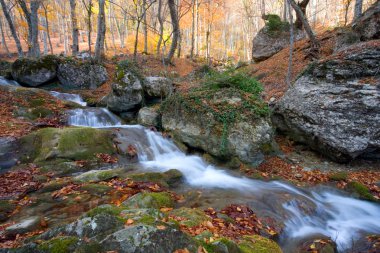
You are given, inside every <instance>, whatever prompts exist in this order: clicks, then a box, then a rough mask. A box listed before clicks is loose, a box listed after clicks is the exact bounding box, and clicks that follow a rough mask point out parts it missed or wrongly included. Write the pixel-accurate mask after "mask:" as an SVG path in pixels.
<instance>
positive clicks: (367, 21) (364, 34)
mask: <svg viewBox="0 0 380 253" xmlns="http://www.w3.org/2000/svg"><path fill="white" fill-rule="evenodd" d="M352 28H353V30H354V31H356V32H357V33H358V34H359V35H360V38H361V40H375V39H380V2H379V1H376V2H375V3H374V4H373V5H372V6H371V7H370V8H368V9H367V10H366V11H365V12H364V13H363V15H362V16H361V17H360V18H359V19H357V20H355V22H354V23H353V24H352Z"/></svg>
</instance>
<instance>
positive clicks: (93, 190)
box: [81, 184, 112, 195]
mask: <svg viewBox="0 0 380 253" xmlns="http://www.w3.org/2000/svg"><path fill="white" fill-rule="evenodd" d="M111 189H112V187H111V186H108V185H104V184H86V185H84V186H82V187H81V190H83V191H87V192H89V193H90V194H95V195H104V194H106V193H107V192H109V191H110V190H111Z"/></svg>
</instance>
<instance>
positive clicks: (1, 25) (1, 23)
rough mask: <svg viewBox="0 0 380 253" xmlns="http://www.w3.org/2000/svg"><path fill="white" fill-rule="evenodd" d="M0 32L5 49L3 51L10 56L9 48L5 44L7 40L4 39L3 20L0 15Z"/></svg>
mask: <svg viewBox="0 0 380 253" xmlns="http://www.w3.org/2000/svg"><path fill="white" fill-rule="evenodd" d="M0 32H1V44H3V47H4V49H5V52H6V53H7V55H8V56H10V53H9V49H8V46H7V42H6V41H5V34H4V27H3V20H2V19H1V17H0Z"/></svg>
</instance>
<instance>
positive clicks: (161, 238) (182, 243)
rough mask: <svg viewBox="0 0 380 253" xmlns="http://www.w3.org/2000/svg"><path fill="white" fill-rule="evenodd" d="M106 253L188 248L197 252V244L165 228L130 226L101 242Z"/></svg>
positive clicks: (158, 252) (157, 252) (149, 252)
mask: <svg viewBox="0 0 380 253" xmlns="http://www.w3.org/2000/svg"><path fill="white" fill-rule="evenodd" d="M101 244H102V245H103V249H104V250H106V251H112V250H116V251H118V252H125V253H168V252H174V251H176V250H178V249H185V248H187V249H188V250H190V251H195V249H196V246H195V243H194V242H193V241H192V240H191V239H190V238H189V237H188V236H187V235H186V234H184V233H183V232H181V231H179V230H177V229H174V228H171V227H165V228H164V229H158V228H157V227H153V226H148V225H137V226H130V227H127V228H125V229H122V230H119V231H117V232H115V233H113V234H111V235H109V236H107V237H106V238H105V239H104V240H102V241H101Z"/></svg>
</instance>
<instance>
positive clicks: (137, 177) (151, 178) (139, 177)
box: [128, 172, 168, 187]
mask: <svg viewBox="0 0 380 253" xmlns="http://www.w3.org/2000/svg"><path fill="white" fill-rule="evenodd" d="M128 177H129V178H130V179H132V180H133V181H136V182H154V183H158V184H161V185H162V186H166V187H167V186H168V184H167V183H166V181H165V177H164V175H163V174H162V173H158V172H145V173H139V174H131V175H128Z"/></svg>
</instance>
